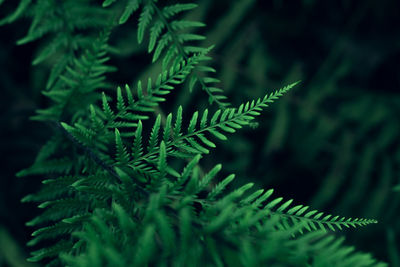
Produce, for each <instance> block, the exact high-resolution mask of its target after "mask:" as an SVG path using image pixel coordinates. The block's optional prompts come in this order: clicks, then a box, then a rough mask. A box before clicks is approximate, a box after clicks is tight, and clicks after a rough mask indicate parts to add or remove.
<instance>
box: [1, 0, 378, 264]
mask: <svg viewBox="0 0 400 267" xmlns="http://www.w3.org/2000/svg"><path fill="white" fill-rule="evenodd" d="M114 2H117V1H116V0H106V1H104V2H103V6H104V7H107V6H110V5H111V4H113V3H114ZM118 2H120V4H121V5H123V11H122V15H121V17H120V18H119V22H120V23H121V24H123V23H125V22H126V21H127V20H128V19H129V17H130V16H131V15H132V14H133V12H134V11H136V10H138V9H139V8H140V7H142V11H141V14H140V15H139V22H138V41H139V43H140V42H142V41H143V40H145V39H148V51H149V52H152V53H153V62H155V61H157V60H159V59H162V61H163V68H162V71H161V73H160V74H159V75H158V76H157V79H156V81H155V82H153V81H152V80H151V79H149V80H148V81H147V84H146V86H143V85H142V83H141V82H139V83H138V84H137V87H136V88H135V90H133V89H131V88H132V87H133V86H128V85H126V86H125V90H122V89H121V88H120V87H116V88H117V89H116V97H110V96H108V95H107V94H106V93H103V94H100V92H99V91H100V89H109V88H113V87H111V86H110V85H109V84H108V83H107V82H106V80H105V79H106V78H105V74H106V73H107V72H109V71H112V70H113V68H111V67H109V66H108V65H106V64H105V63H106V62H107V61H108V57H107V50H109V46H108V39H109V35H110V31H111V29H112V27H114V26H115V25H114V23H113V21H112V20H110V19H109V18H111V17H113V16H114V15H113V14H112V13H113V12H114V11H115V10H118V9H113V10H111V9H99V7H98V6H96V5H92V4H93V3H92V2H91V1H89V0H87V1H78V0H69V1H62V3H61V4H59V3H58V2H54V1H50V0H39V1H37V2H35V3H34V4H30V1H27V0H22V1H21V3H20V6H19V7H18V8H17V10H16V11H15V13H14V14H11V15H10V16H9V17H6V18H5V19H3V20H2V21H1V22H0V24H4V23H10V22H12V21H14V20H15V19H17V18H18V17H20V16H22V15H24V14H27V15H30V16H31V17H32V18H33V22H32V24H31V28H30V30H29V33H28V35H27V36H26V37H24V38H23V39H22V40H20V41H19V43H26V42H29V41H34V40H37V39H39V38H41V37H42V36H44V35H51V37H50V43H49V44H48V45H45V46H44V48H43V50H42V51H41V52H40V53H39V54H38V56H37V57H36V59H35V60H34V62H33V63H34V64H39V63H41V62H43V61H45V60H47V59H49V58H51V57H53V56H56V55H58V54H62V55H64V56H61V61H57V62H58V63H56V64H55V65H54V68H53V70H52V71H51V74H50V76H49V80H48V83H47V89H46V90H45V91H44V94H45V95H46V96H48V97H49V98H50V99H51V100H52V105H50V107H49V108H47V109H42V110H39V111H38V115H36V116H35V117H34V118H35V119H38V120H42V121H47V122H49V121H50V122H51V125H53V126H54V129H55V134H54V136H53V137H52V139H51V140H50V141H48V142H47V143H46V144H45V145H44V146H43V148H42V149H41V151H40V152H39V154H38V156H37V159H36V161H35V163H34V164H33V165H32V167H30V168H28V169H26V170H24V171H21V172H19V174H18V175H19V176H25V175H29V174H33V175H42V176H43V187H42V188H41V190H40V191H38V192H37V193H34V194H31V195H28V196H26V197H25V198H24V199H23V200H22V201H23V202H35V203H37V204H38V208H40V209H43V210H44V211H43V213H41V214H40V215H39V216H37V217H36V218H34V219H32V220H31V221H29V222H28V223H27V225H29V226H33V227H35V228H36V230H35V231H34V232H33V233H32V236H33V238H32V240H31V241H30V242H29V243H28V245H30V246H34V247H35V248H36V251H34V252H32V257H31V258H29V260H30V261H34V262H37V261H42V260H45V261H50V263H49V264H48V265H49V266H52V265H53V266H54V265H65V264H68V265H69V266H95V267H96V266H146V265H151V266H169V265H171V266H176V265H177V266H191V265H193V266H204V265H217V266H224V265H228V266H237V265H243V266H260V265H268V266H270V265H282V266H287V265H293V264H296V265H304V266H305V265H310V264H311V265H315V266H349V265H354V266H370V265H374V264H375V263H376V261H375V260H374V259H373V258H372V257H371V256H370V255H369V254H362V253H354V252H353V251H352V248H351V247H345V246H343V245H342V242H343V241H342V240H341V239H334V238H331V237H330V236H327V235H326V234H323V233H322V232H328V231H330V230H331V231H336V230H342V229H343V228H350V227H358V226H364V225H368V224H372V223H376V221H375V220H368V219H351V218H348V219H347V218H344V217H339V216H332V215H329V214H324V213H322V212H319V211H317V210H311V209H310V208H309V207H308V206H304V205H296V206H292V202H293V201H292V200H288V201H283V198H274V199H272V198H271V195H272V193H273V190H272V189H271V190H265V191H264V190H262V189H261V190H256V191H255V192H250V189H251V188H252V187H253V186H254V184H253V183H248V184H245V185H243V186H241V187H238V188H232V187H233V186H232V184H233V183H232V181H233V180H234V178H235V175H234V174H231V175H228V176H226V177H225V178H224V179H220V178H219V177H218V174H219V173H220V171H221V169H222V165H221V164H217V165H215V167H213V168H211V169H210V170H209V171H204V170H203V169H202V168H201V167H200V159H201V157H202V156H203V155H204V154H208V153H210V150H211V149H212V148H215V147H216V142H215V141H213V139H219V140H227V139H228V134H231V133H235V132H236V131H237V130H238V129H241V128H242V127H244V126H246V125H250V124H251V123H252V122H253V120H254V119H255V117H256V116H258V115H260V112H261V111H262V110H263V109H264V108H266V107H267V106H268V105H269V104H270V103H272V102H274V101H275V100H276V99H278V98H279V97H280V96H282V95H283V94H284V93H286V92H288V91H289V90H290V89H291V88H293V87H294V86H295V85H296V84H297V83H293V84H290V85H288V86H286V87H283V88H282V89H279V90H277V91H275V92H273V93H270V94H267V95H265V96H264V97H262V98H259V99H256V100H252V101H248V102H245V103H243V104H241V105H239V106H238V107H237V108H231V107H228V105H227V103H226V102H225V97H224V96H222V95H221V93H222V90H221V89H219V88H217V87H214V86H213V85H212V84H214V83H216V82H218V80H216V79H214V78H212V77H208V76H207V75H206V73H208V72H214V71H215V70H214V69H213V68H211V67H207V66H205V65H202V63H204V62H205V61H207V60H209V59H210V58H209V57H208V56H207V55H206V54H207V53H208V52H209V50H210V48H201V47H197V46H195V45H193V44H192V43H193V42H196V41H199V40H202V39H204V37H203V36H201V35H198V34H194V33H189V31H188V30H189V29H192V28H197V27H203V26H204V24H203V23H200V22H194V21H186V20H181V19H179V16H180V15H181V13H182V12H183V11H187V10H191V9H193V8H195V7H196V5H195V4H191V3H176V4H172V5H167V6H163V7H160V6H159V3H158V2H157V1H156V0H146V1H140V0H128V1H124V2H123V3H122V1H118ZM29 5H31V9H28V6H29ZM28 10H29V12H28ZM101 14H103V15H104V18H103V17H102V16H101ZM177 18H178V19H177ZM98 27H100V28H102V29H101V30H98ZM91 29H95V30H93V31H91ZM148 29H149V30H148ZM87 32H89V33H90V34H89V33H87ZM146 32H149V34H147V35H148V37H146V36H147V35H146ZM53 35H54V36H53ZM82 35H84V37H82ZM93 36H96V37H93ZM185 81H188V83H189V88H190V90H191V89H192V88H193V87H194V86H195V85H196V84H199V85H200V86H201V87H202V89H203V90H204V91H205V92H207V93H208V95H209V97H210V102H215V103H217V104H218V105H219V109H218V110H217V111H215V112H210V114H209V110H208V109H206V108H205V109H203V110H202V111H200V112H199V111H195V112H194V113H193V114H191V116H187V115H188V114H186V113H184V112H183V108H182V107H179V108H178V110H177V111H176V114H172V113H170V114H168V115H167V116H165V118H164V117H162V115H161V114H158V115H157V117H156V119H155V121H154V123H153V124H152V127H150V128H147V124H145V123H143V122H144V120H146V119H148V118H149V116H148V115H149V114H148V113H149V112H155V111H157V108H158V105H159V103H160V102H163V101H165V100H166V95H167V94H169V93H170V92H171V91H173V90H174V88H175V86H177V85H180V84H182V83H184V82H185ZM182 159H183V161H182ZM172 162H173V163H178V164H172ZM232 189H233V190H232ZM309 232H311V233H309ZM377 266H378V265H377Z"/></svg>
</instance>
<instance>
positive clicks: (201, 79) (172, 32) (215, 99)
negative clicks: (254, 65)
mask: <svg viewBox="0 0 400 267" xmlns="http://www.w3.org/2000/svg"><path fill="white" fill-rule="evenodd" d="M150 2H151V6H152V7H153V8H154V10H156V13H157V15H158V17H159V18H160V20H161V21H162V22H163V23H164V25H165V27H166V29H167V31H168V32H169V33H170V34H171V38H172V41H173V42H174V44H175V46H176V47H177V49H178V51H179V53H180V54H181V56H182V57H183V58H184V59H185V60H187V58H188V57H187V55H186V53H185V51H184V50H183V47H182V45H181V43H180V42H179V40H178V38H177V37H176V34H175V31H174V30H173V29H172V28H171V26H170V24H169V22H168V20H167V19H166V18H165V16H164V15H163V14H162V11H161V10H160V9H159V8H158V6H157V5H156V4H154V2H153V1H150ZM193 72H194V73H193V75H194V76H195V77H196V78H197V79H198V81H199V82H200V85H201V87H202V89H203V90H204V91H206V93H207V94H208V95H209V96H210V97H211V98H212V99H213V101H214V102H215V103H217V105H218V106H219V107H220V108H222V109H223V108H225V106H226V104H224V103H222V102H221V101H219V100H218V99H217V98H216V97H215V96H214V95H213V94H212V93H211V92H210V90H209V89H208V86H207V85H206V83H205V82H204V80H203V78H202V77H201V76H200V75H199V74H198V73H197V71H196V70H194V71H193Z"/></svg>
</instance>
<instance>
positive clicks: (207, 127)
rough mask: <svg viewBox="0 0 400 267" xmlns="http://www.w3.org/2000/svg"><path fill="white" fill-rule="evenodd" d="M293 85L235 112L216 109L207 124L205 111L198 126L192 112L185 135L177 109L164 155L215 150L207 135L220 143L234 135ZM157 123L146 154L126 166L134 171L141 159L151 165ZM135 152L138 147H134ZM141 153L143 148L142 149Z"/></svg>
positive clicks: (180, 114)
mask: <svg viewBox="0 0 400 267" xmlns="http://www.w3.org/2000/svg"><path fill="white" fill-rule="evenodd" d="M296 84H297V83H293V84H291V85H288V86H286V87H284V88H282V89H280V90H277V91H276V92H274V93H271V94H268V95H266V96H265V97H264V98H262V99H258V100H257V101H252V102H247V103H245V104H242V105H240V106H239V108H237V109H235V108H227V109H225V110H224V111H222V110H218V111H216V112H215V113H214V114H213V116H212V117H211V119H210V121H209V122H208V121H207V114H208V112H207V111H205V112H204V113H203V115H202V119H201V121H200V125H199V126H198V124H199V123H198V119H197V118H198V113H196V112H195V113H194V114H193V116H192V118H191V120H190V123H189V126H188V129H187V131H185V132H182V129H181V128H182V108H181V107H180V108H179V109H178V112H177V117H176V119H175V126H174V129H173V131H172V137H171V140H170V141H169V142H166V143H165V146H166V151H167V155H169V156H177V157H182V156H183V157H190V155H196V154H207V153H208V149H207V147H211V148H212V147H215V144H214V143H212V142H211V141H209V140H208V138H207V137H206V134H209V135H211V136H214V137H216V138H218V139H221V140H226V139H227V137H226V136H225V133H234V132H235V131H236V129H240V128H242V127H243V126H245V125H248V124H249V123H250V122H251V121H252V120H253V119H254V117H255V116H257V115H259V114H260V113H259V112H260V111H261V110H262V108H265V107H267V106H268V104H269V103H272V102H273V101H274V100H276V99H277V98H278V97H279V96H282V95H283V94H284V93H286V92H287V91H289V90H290V89H291V88H293V87H294V86H295V85H296ZM204 114H205V115H204ZM159 120H160V119H157V120H156V122H155V124H154V126H153V131H152V134H151V135H150V136H151V137H150V140H149V146H148V149H147V153H145V154H143V155H142V156H140V157H138V158H134V159H133V160H132V161H131V162H130V164H129V165H130V166H131V167H132V168H134V169H135V167H136V166H138V165H140V164H141V162H142V161H143V160H144V161H147V162H153V161H154V159H155V158H156V155H157V152H158V150H157V149H158V143H159V141H158V139H159V138H158V136H157V135H158V132H159V124H160V123H159ZM168 127H169V126H168ZM135 149H138V148H137V147H135ZM141 151H144V149H143V148H141ZM182 153H183V154H182Z"/></svg>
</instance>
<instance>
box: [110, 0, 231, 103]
mask: <svg viewBox="0 0 400 267" xmlns="http://www.w3.org/2000/svg"><path fill="white" fill-rule="evenodd" d="M141 2H142V1H138V0H136V1H135V0H133V1H130V2H129V3H128V4H127V6H126V8H125V11H124V13H123V15H122V16H121V18H120V23H125V22H126V21H127V19H128V17H129V15H131V14H132V13H133V12H134V11H135V10H137V9H138V8H139V6H140V3H141ZM156 2H157V1H154V0H150V1H144V3H143V9H142V12H141V13H140V17H139V23H138V42H139V44H140V43H142V41H143V39H144V36H145V32H146V30H147V29H148V28H149V33H150V34H149V44H148V52H149V53H150V52H153V51H154V53H153V62H155V61H157V60H158V59H159V58H161V55H162V54H163V53H164V56H163V60H162V61H163V67H164V68H166V67H167V66H169V64H170V63H171V62H179V61H181V60H188V58H190V57H191V55H193V54H198V53H205V52H206V50H207V49H206V48H203V47H198V46H194V45H190V44H192V43H193V42H196V41H199V40H204V39H205V37H204V36H202V35H199V34H193V33H187V32H186V31H187V29H191V28H198V27H203V26H205V24H203V23H201V22H197V21H186V20H179V19H172V18H173V17H174V16H176V15H177V14H180V13H182V12H184V11H188V10H192V9H194V8H196V7H197V5H196V4H192V3H187V4H180V3H177V4H172V5H167V6H164V7H163V8H160V7H158V5H157V4H156ZM105 3H106V4H107V5H108V4H109V2H105ZM188 43H189V44H188ZM210 59H211V58H210V57H207V58H203V60H202V61H203V62H204V61H208V60H210ZM173 64H174V63H173ZM210 72H215V69H214V68H212V67H208V66H199V67H197V68H196V70H195V72H194V73H193V75H192V78H191V81H190V83H189V89H190V92H191V91H192V90H193V88H194V86H195V85H196V84H199V85H200V87H201V89H202V90H204V91H205V92H206V93H207V94H208V96H209V101H210V103H216V104H217V105H218V106H219V107H220V108H225V107H227V106H228V105H229V104H228V103H226V99H227V98H226V97H225V96H224V95H222V93H223V90H222V89H221V88H218V87H216V86H215V85H214V84H215V83H219V80H218V79H215V78H213V77H210V76H209V74H208V73H210Z"/></svg>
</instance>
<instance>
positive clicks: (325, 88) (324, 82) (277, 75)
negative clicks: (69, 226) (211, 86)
mask: <svg viewBox="0 0 400 267" xmlns="http://www.w3.org/2000/svg"><path fill="white" fill-rule="evenodd" d="M13 2H14V1H9V3H7V1H6V4H3V5H2V6H1V7H0V16H1V17H4V16H5V15H6V14H8V13H9V12H10V11H11V10H13V8H14V7H15V5H16V3H13ZM196 2H197V3H198V4H199V7H198V8H197V9H195V10H194V11H192V12H191V13H188V14H186V15H185V16H186V19H193V20H199V21H203V22H205V23H206V24H207V27H205V28H204V29H202V32H201V33H203V34H204V35H205V36H207V39H206V40H205V41H204V43H203V45H204V46H209V45H211V44H214V45H215V48H214V50H213V52H212V57H213V58H214V61H213V66H214V67H215V68H217V70H218V73H217V77H218V78H219V79H220V80H221V81H222V82H221V87H222V88H223V89H224V90H225V92H226V95H227V96H228V97H229V99H230V102H231V103H232V104H233V105H234V106H235V105H238V104H240V103H241V102H244V101H247V100H251V99H254V98H258V97H262V96H264V95H265V94H266V93H268V92H272V91H274V90H275V89H278V88H280V87H283V86H285V85H286V84H288V83H292V82H295V81H297V80H301V81H302V82H301V84H300V85H298V86H297V87H296V88H295V89H293V90H292V91H291V92H290V93H289V94H288V95H286V96H285V97H283V98H282V99H280V100H279V101H277V102H276V103H274V104H272V105H271V107H270V108H269V109H268V110H267V111H266V112H265V113H263V115H262V116H261V117H260V118H259V119H258V120H257V122H258V124H259V125H258V127H256V128H255V129H252V128H247V129H244V130H243V131H240V132H239V133H238V134H235V135H232V136H231V137H230V139H229V141H228V142H220V144H219V148H218V149H217V150H214V151H213V153H211V155H209V156H206V157H205V158H204V159H203V161H202V165H203V168H204V169H210V168H212V167H213V166H214V165H215V164H216V163H219V162H221V163H223V167H224V171H225V172H226V174H229V173H236V174H237V177H238V179H237V181H236V185H240V184H243V183H245V182H249V181H252V182H254V183H256V186H257V187H259V188H274V189H276V194H277V195H280V196H282V197H284V198H286V199H289V198H293V199H295V203H297V204H307V205H310V206H311V207H313V208H315V209H320V210H321V211H326V212H327V213H331V214H340V215H342V216H346V217H365V218H374V219H377V220H378V221H379V224H377V225H372V226H368V227H365V228H360V229H356V230H346V231H344V232H343V233H338V234H340V235H345V236H346V237H347V244H351V245H355V246H356V247H357V248H359V249H361V250H363V251H367V252H371V253H373V254H374V255H375V256H376V257H377V258H378V259H380V260H384V261H387V262H389V263H391V266H400V258H399V257H400V253H399V251H400V209H399V208H400V192H399V191H400V190H399V189H400V188H399V187H398V186H397V187H396V185H398V184H400V138H399V137H400V1H396V0H380V1H376V0H337V1H317V0H303V1H300V0H298V1H283V0H270V1H261V0H259V1H256V0H235V1H232V0H219V1H213V0H199V1H196ZM136 19H137V18H132V19H131V23H128V24H126V25H124V26H123V27H120V28H119V29H117V30H116V31H115V32H114V33H113V35H112V36H111V44H112V45H113V46H114V47H115V48H116V49H117V50H118V51H119V52H118V53H115V54H112V55H111V57H112V61H111V64H112V65H114V66H116V67H117V68H118V69H119V71H118V72H117V73H114V74H112V75H111V76H110V80H111V81H113V82H115V83H116V84H123V83H130V84H131V83H133V84H135V83H134V82H135V81H137V80H139V79H144V78H147V75H148V73H154V74H156V73H158V66H157V65H156V66H154V65H153V66H150V63H151V56H149V55H147V54H146V51H147V50H146V47H145V45H141V46H139V45H137V41H136V29H135V27H134V24H135V23H136ZM29 24H30V21H29V20H24V19H23V20H20V21H18V22H17V23H14V24H12V25H6V26H3V27H0V36H1V37H0V92H1V97H0V110H1V112H0V125H1V131H0V135H1V141H0V157H1V162H2V170H1V176H0V266H33V265H32V264H28V263H26V262H25V261H24V257H25V256H26V255H27V254H28V252H27V251H28V249H27V248H26V247H25V243H26V242H27V240H28V239H29V236H30V233H31V231H32V230H31V229H29V228H28V227H26V226H25V225H24V223H25V222H26V221H28V220H29V219H31V218H33V217H34V216H35V214H37V212H38V211H37V209H36V207H34V206H31V205H28V204H21V203H20V199H21V198H22V197H23V196H25V195H26V194H28V193H31V192H34V191H35V190H37V188H38V187H39V185H40V177H29V178H16V177H15V173H16V172H17V171H19V170H21V169H23V168H25V167H27V166H29V165H30V164H31V163H32V162H33V160H34V158H35V156H36V153H37V151H38V150H39V148H40V147H41V145H43V144H44V142H45V141H46V140H47V138H48V137H49V136H50V134H51V132H50V131H49V129H48V128H47V127H46V126H45V125H43V124H41V123H37V122H34V121H30V120H29V117H30V116H32V115H33V114H34V110H35V109H37V108H39V107H44V106H45V105H47V104H48V103H47V100H46V99H45V98H44V97H43V96H42V95H41V94H40V91H41V90H42V89H43V86H44V84H45V83H46V79H47V76H48V73H49V68H50V67H51V63H52V62H51V61H49V62H47V63H44V64H41V65H39V66H35V67H33V66H32V65H31V60H32V57H33V56H34V55H35V53H37V50H38V48H40V45H41V43H40V41H38V42H35V43H31V44H28V45H24V46H17V45H15V42H16V41H17V40H18V39H20V38H22V37H23V36H24V35H25V34H26V31H27V29H28V27H29ZM144 75H145V76H144ZM170 99H171V101H169V102H167V103H166V104H163V105H162V106H161V108H162V110H163V111H165V112H170V111H174V110H175V109H176V107H177V105H178V104H181V105H183V106H184V110H186V111H187V112H188V111H193V110H196V109H203V108H204V107H205V106H206V105H207V97H206V96H205V94H204V93H203V92H202V91H201V90H199V89H197V90H195V91H194V92H193V93H192V94H189V93H188V90H187V89H186V88H180V89H179V90H177V92H175V93H174V94H173V95H171V96H170ZM214 108H216V107H214ZM236 185H234V186H236ZM396 190H397V191H396Z"/></svg>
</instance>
